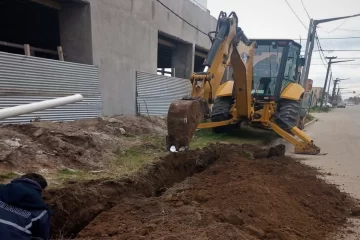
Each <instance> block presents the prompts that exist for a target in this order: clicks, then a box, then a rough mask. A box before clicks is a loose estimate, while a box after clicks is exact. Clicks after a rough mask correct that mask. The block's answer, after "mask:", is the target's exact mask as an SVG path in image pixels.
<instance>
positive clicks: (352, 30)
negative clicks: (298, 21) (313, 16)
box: [319, 27, 360, 32]
mask: <svg viewBox="0 0 360 240" xmlns="http://www.w3.org/2000/svg"><path fill="white" fill-rule="evenodd" d="M319 28H321V27H319ZM321 30H322V31H324V32H326V30H323V29H321ZM336 30H340V31H348V32H360V30H357V29H347V28H338V29H336Z"/></svg>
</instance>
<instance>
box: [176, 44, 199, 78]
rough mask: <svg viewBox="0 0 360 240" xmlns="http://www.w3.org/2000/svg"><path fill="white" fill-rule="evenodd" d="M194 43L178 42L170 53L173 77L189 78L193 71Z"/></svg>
mask: <svg viewBox="0 0 360 240" xmlns="http://www.w3.org/2000/svg"><path fill="white" fill-rule="evenodd" d="M194 62H195V44H183V43H179V44H177V45H176V48H175V49H174V51H173V54H172V68H174V69H175V74H174V77H178V78H186V79H188V78H190V76H191V74H192V72H193V71H194Z"/></svg>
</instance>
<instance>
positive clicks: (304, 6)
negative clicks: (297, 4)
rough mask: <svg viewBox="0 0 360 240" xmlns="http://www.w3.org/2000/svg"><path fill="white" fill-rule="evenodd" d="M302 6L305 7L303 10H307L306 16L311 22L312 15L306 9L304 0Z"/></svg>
mask: <svg viewBox="0 0 360 240" xmlns="http://www.w3.org/2000/svg"><path fill="white" fill-rule="evenodd" d="M301 5H302V6H303V8H304V10H305V12H306V15H307V16H308V18H309V20H310V19H311V17H310V14H309V12H308V11H307V9H306V7H305V4H304V2H303V0H301Z"/></svg>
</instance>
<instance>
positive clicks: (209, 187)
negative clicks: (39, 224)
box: [0, 116, 360, 240]
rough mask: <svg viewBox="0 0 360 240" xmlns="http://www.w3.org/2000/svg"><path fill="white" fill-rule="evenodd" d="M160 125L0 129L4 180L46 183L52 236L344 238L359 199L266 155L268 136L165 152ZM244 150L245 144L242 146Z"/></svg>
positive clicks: (112, 121)
mask: <svg viewBox="0 0 360 240" xmlns="http://www.w3.org/2000/svg"><path fill="white" fill-rule="evenodd" d="M165 135H166V124H165V119H162V118H148V117H123V116H119V117H112V118H97V119H90V120H80V121H75V122H65V123H51V122H33V123H31V124H22V125H4V126H1V127H0V171H1V175H0V180H1V181H2V182H3V183H6V182H8V181H9V180H10V179H12V178H14V177H16V176H18V175H21V174H22V173H25V172H29V171H35V172H39V173H41V174H43V175H45V176H46V178H47V179H48V180H49V183H50V189H48V190H47V191H45V193H44V199H45V200H46V201H47V202H48V203H49V205H50V206H51V207H52V208H53V209H54V216H53V218H52V234H53V238H54V239H57V238H58V239H68V238H77V239H163V240H175V239H198V240H208V239H209V240H210V239H211V240H212V239H284V240H285V239H338V238H344V239H346V237H347V236H348V235H349V234H351V233H352V231H353V230H351V227H352V225H351V223H350V222H349V219H350V218H351V217H354V215H357V214H360V211H358V209H357V206H358V204H357V201H356V200H355V199H354V198H352V197H351V196H349V195H348V194H346V193H344V192H341V190H339V188H337V187H336V186H335V185H333V184H330V183H329V182H327V181H325V180H324V179H323V178H324V176H326V175H327V173H326V172H325V173H324V172H322V173H319V171H318V170H317V169H315V168H313V167H310V166H308V165H305V164H303V163H302V161H301V160H300V159H297V158H294V157H292V158H291V157H287V156H273V157H270V158H268V157H267V152H268V149H269V146H270V145H271V142H272V141H273V140H274V139H275V138H276V135H275V134H274V133H272V132H269V131H265V130H253V129H248V128H245V129H243V130H240V131H236V132H233V133H232V134H220V135H214V134H213V133H212V132H211V131H199V132H197V133H196V136H195V137H194V139H193V141H192V143H191V146H190V147H191V149H192V150H191V151H189V152H179V153H172V154H168V153H167V152H166V151H165ZM241 144H243V145H241Z"/></svg>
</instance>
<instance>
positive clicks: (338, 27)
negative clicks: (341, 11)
mask: <svg viewBox="0 0 360 240" xmlns="http://www.w3.org/2000/svg"><path fill="white" fill-rule="evenodd" d="M347 20H349V19H348V18H347V19H345V20H344V21H343V22H342V23H340V24H339V26H337V27H336V28H334V29H333V30H331V31H329V32H327V33H332V32H335V31H336V30H338V29H340V27H341V26H342V25H344V24H345V23H346V21H347Z"/></svg>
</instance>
